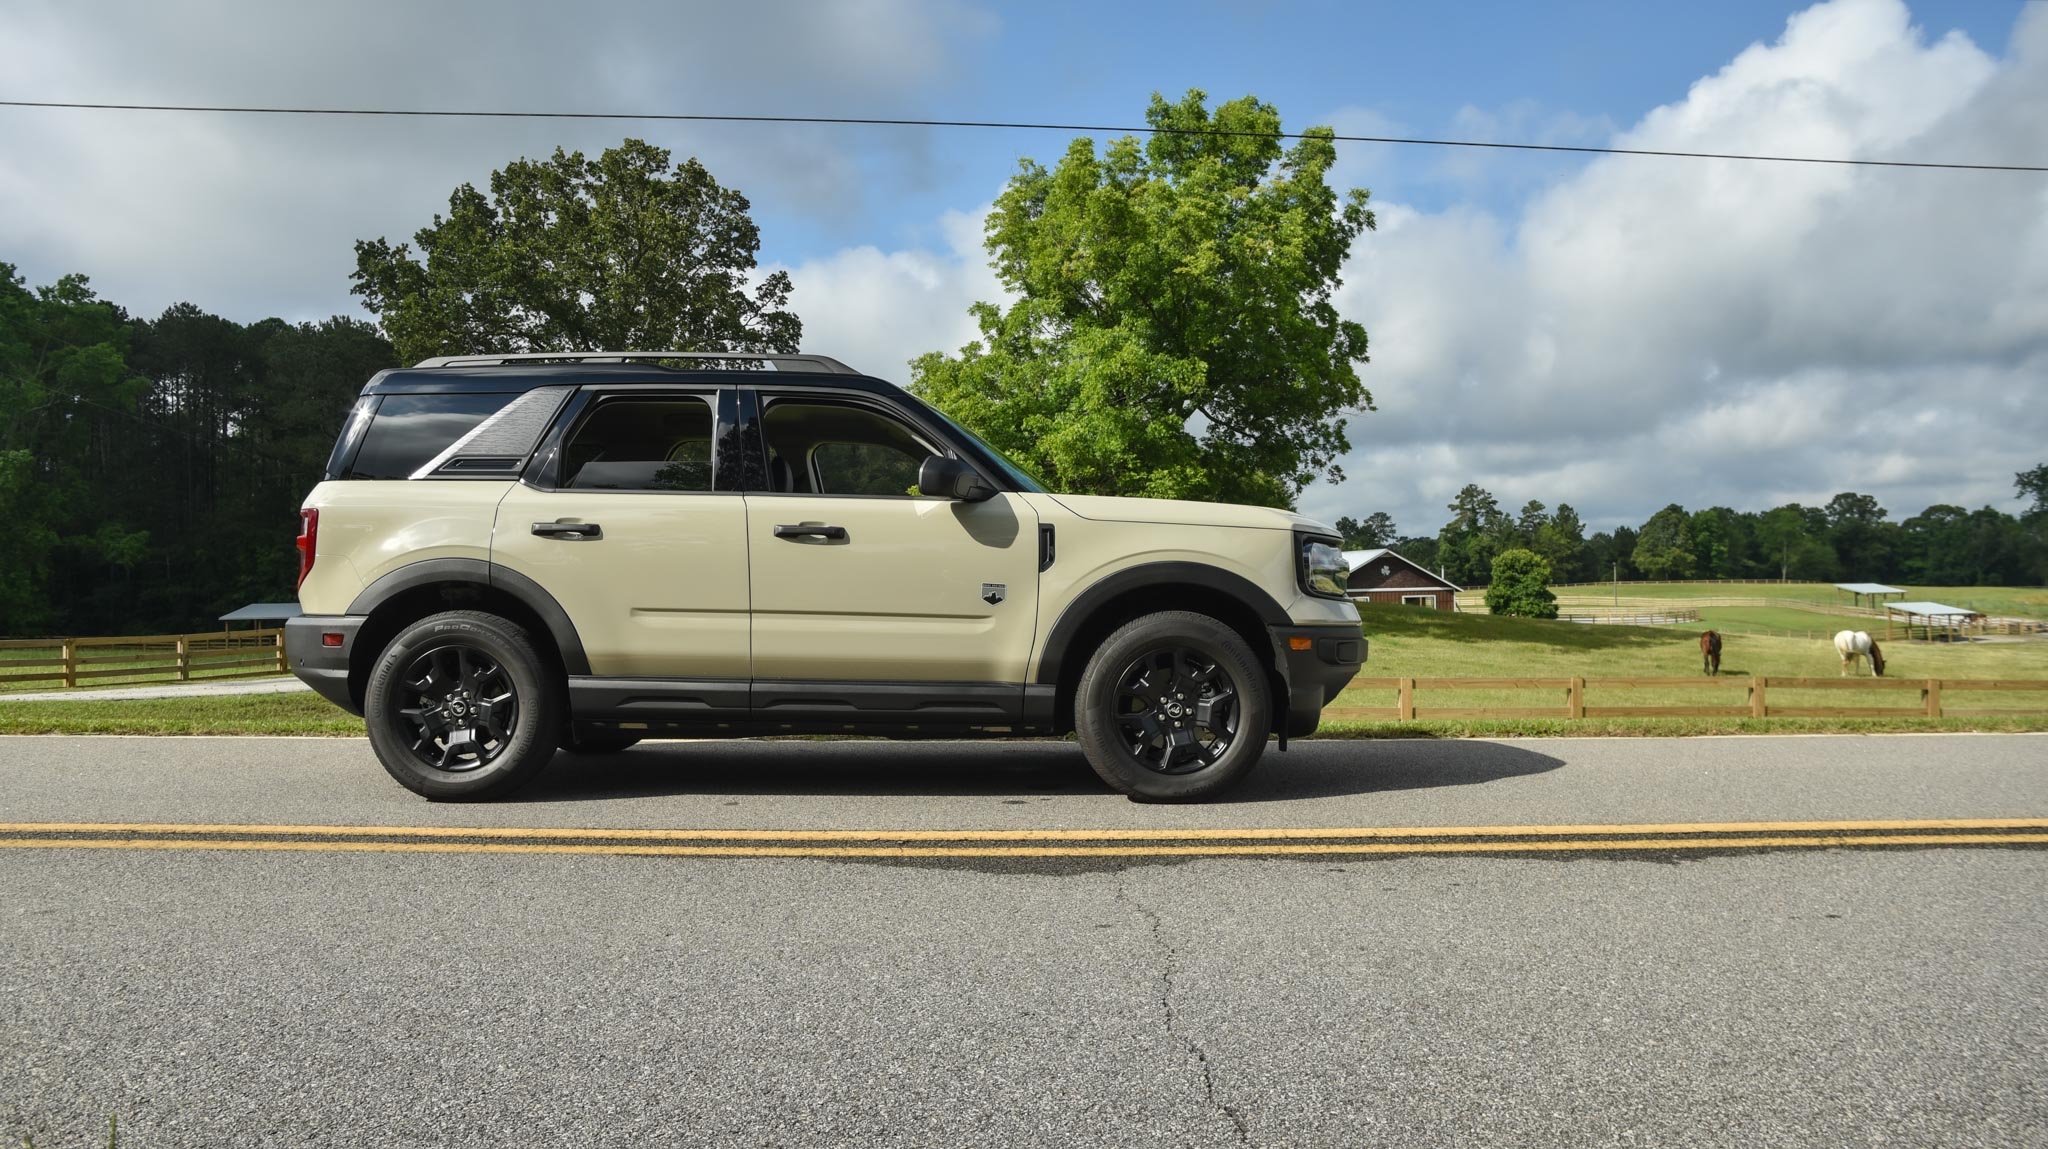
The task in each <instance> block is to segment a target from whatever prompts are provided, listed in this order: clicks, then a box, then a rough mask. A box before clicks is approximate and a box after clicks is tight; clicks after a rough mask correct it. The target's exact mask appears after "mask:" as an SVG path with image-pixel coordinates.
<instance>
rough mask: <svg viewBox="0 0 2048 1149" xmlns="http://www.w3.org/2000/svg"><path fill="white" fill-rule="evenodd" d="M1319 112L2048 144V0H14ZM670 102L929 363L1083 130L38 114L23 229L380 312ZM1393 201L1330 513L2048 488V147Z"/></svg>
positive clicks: (334, 48)
mask: <svg viewBox="0 0 2048 1149" xmlns="http://www.w3.org/2000/svg"><path fill="white" fill-rule="evenodd" d="M1190 87H1199V88H1202V89H1203V90H1205V91H1207V92H1209V93H1210V95H1211V97H1212V98H1213V99H1218V100H1221V99H1228V98H1232V97H1235V96H1239V95H1243V94H1246V93H1252V94H1256V95H1257V96H1259V97H1260V98H1262V99H1265V100H1267V101H1268V102H1270V103H1272V104H1274V105H1276V106H1277V107H1278V108H1279V109H1280V110H1281V112H1282V114H1283V116H1284V118H1285V120H1286V123H1287V124H1288V126H1289V127H1291V128H1299V127H1303V126H1306V125H1308V124H1314V123H1328V124H1332V125H1334V126H1336V127H1337V128H1338V129H1339V131H1342V132H1351V133H1360V134H1371V135H1410V136H1430V137H1458V138H1476V139H1499V140H1509V141H1526V142H1551V143H1571V144H1606V145H1619V146H1634V147H1650V148H1673V149H1681V150H1685V149H1690V150H1704V151H1718V152H1745V151H1761V152H1782V153H1793V154H1798V153H1811V154H1830V155H1848V156H1860V157H1866V158H1901V157H1904V158H1926V159H1941V160H1978V161H1984V160H2007V161H2017V162H2030V163H2044V162H2048V115H2044V114H2043V113H2042V109H2044V108H2048V3H2024V2H2021V0H1912V2H1910V3H1909V0H1819V2H1816V3H1812V4H1788V3H1763V2H1759V0H1694V2H1691V3H1662V2H1658V3H1624V2H1622V0H1606V2H1584V3H1543V4H1528V3H1463V4H1456V5H1437V4H1424V3H1416V2H1413V0H1409V2H1406V3H1382V2H1361V3H1352V4H1334V3H1332V4H1275V3H1267V4H1262V3H1252V2H1246V3H1238V4H1216V3H1199V2H1198V3H1187V2H1183V3H1173V4H1079V3H1064V2H1055V3H1039V4H1032V5H1028V6H1027V5H1003V4H992V3H985V2H982V0H830V2H828V0H761V2H758V3H751V4H688V3H683V4H678V3H671V2H668V0H610V2H603V3H589V4H581V5H561V4H550V3H543V2H541V0H446V2H440V3H434V4H418V3H414V2H412V0H355V2H353V3H350V4H346V5H321V6H304V5H275V4H265V3H257V2H255V0H192V2H191V3H185V4H179V5H175V6H172V5H164V4H160V3H154V2H150V0H105V2H104V3H100V4H95V5H79V4H76V3H73V2H70V0H12V2H10V3H9V4H7V5H5V6H0V94H5V95H6V96H10V97H16V98H31V99H36V98H40V99H68V100H84V101H135V102H168V103H230V104H233V103H261V104H303V105H314V106H351V105H353V106H362V105H372V106H386V107H457V108H542V109H569V110H614V109H655V110H670V111H692V112H736V113H757V114H758V113H768V114H826V115H847V116H886V117H905V118H945V119H1004V120H1010V119H1028V120H1041V121H1071V122H1094V123H1108V124H1136V123H1139V122H1141V120H1142V115H1143V110H1144V107H1145V104H1146V101H1147V98H1148V97H1149V95H1150V94H1151V93H1152V92H1154V91H1160V92H1163V93H1165V94H1167V95H1168V96H1177V95H1178V94H1179V93H1181V92H1183V91H1185V90H1186V89H1188V88H1190ZM627 134H635V135H640V136H643V137H644V138H647V139H649V140H652V141H654V142H656V143H659V144H662V145H663V146H666V147H669V148H671V149H672V150H673V151H674V152H675V153H676V154H677V155H678V156H679V157H680V156H683V155H695V156H698V157H699V158H701V159H702V160H703V161H704V162H705V164H706V165H707V166H708V167H709V168H710V169H711V170H712V172H713V173H714V174H715V175H717V177H718V178H719V179H720V180H721V181H723V182H725V183H727V184H728V185H730V186H735V187H738V188H740V189H741V190H743V191H745V192H746V193H747V194H748V195H749V196H750V197H751V198H752V200H753V202H754V205H755V217H756V219H757V221H758V222H759V223H760V225H761V231H762V241H763V242H762V250H761V258H762V262H763V265H764V268H768V267H774V268H783V269H787V270H788V271H789V272H790V273H791V275H792V277H793V279H794V282H795V284H796V294H795V297H794V304H795V306H796V309H797V310H798V313H799V314H800V315H801V316H802V318H803V320H804V324H805V343H806V345H807V346H808V347H809V348H810V349H812V350H816V351H822V352H826V353H830V354H835V355H839V356H841V357H842V358H845V359H847V360H848V361H850V362H853V363H855V364H858V365H860V366H862V367H864V368H865V369H867V370H869V371H871V372H873V373H875V374H878V375H881V376H883V377H885V378H891V379H895V380H897V381H899V382H900V381H905V379H906V376H907V372H906V371H905V369H904V364H905V362H906V361H907V360H908V359H909V358H911V357H912V356H914V355H916V354H918V353H921V352H924V351H928V350H933V349H953V348H957V347H959V346H960V345H961V344H962V343H964V342H965V341H966V340H968V339H970V338H972V336H973V334H974V331H973V328H972V326H971V324H970V323H969V322H968V320H967V316H966V310H967V307H968V305H969V304H971V303H972V302H974V301H976V300H980V299H993V298H996V297H997V295H998V293H999V290H1000V289H999V287H998V285H997V284H996V283H995V282H994V280H993V277H992V276H991V275H990V273H989V271H988V268H987V263H986V256H985V253H984V252H983V251H982V250H981V247H980V236H981V216H982V212H983V211H984V210H985V209H986V206H987V204H988V202H989V201H990V199H991V198H992V197H993V196H994V195H995V194H996V192H997V191H998V190H999V189H1000V187H1001V186H1002V183H1003V181H1004V180H1005V179H1006V178H1007V176H1008V175H1009V174H1010V173H1011V172H1012V171H1013V170H1014V167H1015V164H1016V162H1017V160H1018V158H1019V157H1020V156H1027V155H1028V156H1032V157H1035V158H1038V159H1040V160H1047V161H1049V160H1052V159H1053V158H1055V157H1057V156H1058V155H1059V154H1060V152H1061V151H1063V150H1064V148H1065V146H1066V144H1067V141H1068V138H1069V137H1068V136H1067V135H1066V134H1064V133H1058V132H1013V131H976V130H962V129H888V128H858V129H849V128H832V127H802V126H735V125H709V124H689V125H683V124H625V123H616V122H562V121H473V120H465V121H429V120H408V121H392V120H325V119H322V120H286V119H258V118H248V117H228V116H214V115H189V116H148V115H139V114H110V113H90V112H47V111H45V112H29V111H20V110H11V109H0V262H8V263H13V264H15V265H16V266H17V267H18V268H19V269H20V271H21V273H22V274H24V275H25V276H26V277H27V278H28V279H29V280H30V282H32V283H48V282H50V281H52V280H54V279H55V278H56V277H58V276H60V275H63V274H66V273H69V272H84V273H86V274H87V275H89V276H91V277H92V280H93V283H94V284H95V286H96V287H97V288H98V289H99V290H100V291H101V292H102V294H103V295H105V296H106V297H108V298H110V299H113V300H116V301H118V302H120V303H122V304H123V305H125V306H127V307H128V308H129V309H130V310H131V311H133V312H136V313H139V314H145V315H147V314H154V313H156V312H158V311H160V310H162V309H163V308H165V307H167V306H169V305H171V304H173V303H176V302H179V301H184V300H189V301H191V302H193V303H196V304H198V305H199V306H201V307H204V308H207V309H210V310H213V311H216V312H219V313H221V314H225V315H228V316H231V317H233V318H236V319H240V320H245V321H248V320H255V319H259V318H262V317H264V316H268V315H279V316H283V317H285V318H288V319H294V320H300V319H318V318H322V317H325V316H327V315H331V314H335V313H355V314H360V312H358V311H357V308H356V304H355V301H354V300H353V298H352V297H351V296H350V295H349V293H348V274H349V272H350V271H351V270H352V268H353V263H354V261H353V255H352V245H353V243H354V241H356V240H358V239H363V238H371V237H377V236H387V237H390V238H392V239H394V240H397V239H403V238H405V237H408V236H410V234H411V233H412V232H413V231H414V230H415V229H417V228H419V227H420V226H422V225H424V224H425V223H426V222H427V221H428V219H429V218H430V217H431V215H432V214H433V213H434V212H435V211H436V210H437V209H439V208H441V207H443V206H445V204H446V202H447V199H448V195H449V192H450V190H451V189H452V188H453V187H454V186H455V185H456V184H458V183H460V182H463V181H473V182H476V183H479V184H481V183H483V182H485V181H486V180H487V179H488V177H489V174H490V172H491V171H492V170H493V169H495V168H497V167H501V166H503V165H504V163H506V162H507V161H508V160H510V159H512V158H514V157H518V156H540V155H545V154H547V153H548V152H549V151H551V150H552V149H553V148H554V147H556V146H558V145H559V146H564V147H568V148H572V149H582V150H585V151H593V152H594V151H596V150H599V149H602V148H604V147H606V146H608V145H610V144H615V143H616V142H618V140H619V139H620V138H621V137H622V136H625V135H627ZM1340 154H1341V156H1342V160H1341V166H1340V169H1339V171H1338V172H1337V175H1338V176H1339V177H1340V178H1341V180H1342V181H1343V182H1345V183H1347V184H1358V185H1363V186H1367V187H1369V188H1371V190H1372V192H1373V198H1374V203H1375V206H1376V207H1377V208H1378V209H1379V215H1380V224H1381V226H1380V229H1379V231H1378V232H1377V233H1375V234H1373V235H1370V236H1367V237H1365V238H1364V239H1362V240H1361V241H1360V243H1359V244H1358V245H1357V247H1356V249H1355V250H1354V252H1353V257H1352V259H1351V261H1350V262H1349V263H1347V265H1346V267H1345V269H1344V277H1345V284H1344V286H1343V288H1342V290H1341V291H1340V292H1339V294H1338V296H1337V304H1338V307H1339V309H1340V310H1341V311H1342V312H1343V313H1344V314H1345V315H1346V316H1347V317H1348V318H1353V319H1356V320H1357V321H1359V322H1361V323H1363V324H1364V325H1365V326H1366V328H1367V329H1368V331H1369V332H1370V333H1371V337H1372V362H1371V363H1370V364H1369V365H1367V366H1366V367H1365V368H1364V369H1363V375H1364V377H1365V379H1366V382H1367V385H1368V386H1369V387H1370V388H1371V389H1372V391H1373V393H1374V395H1375V397H1376V399H1377V401H1378V408H1379V409H1378V411H1376V412H1375V413H1372V414H1369V415H1366V416H1364V417H1362V418H1359V419H1355V420H1353V421H1352V422H1351V425H1350V434H1351V438H1352V440H1353V443H1354V447H1355V450H1354V451H1353V452H1352V454H1351V455H1350V456H1349V457H1348V458H1347V459H1346V460H1345V462H1344V469H1345V473H1346V478H1345V480H1344V481H1343V482H1342V483H1327V482H1326V483H1319V484H1317V485H1315V486H1313V487H1311V488H1310V489H1309V490H1308V491H1306V492H1304V494H1303V496H1302V499H1301V506H1302V508H1303V509H1304V510H1306V511H1309V512H1310V513H1313V514H1318V515H1322V516H1325V517H1327V518H1335V517H1336V516H1338V515H1342V514H1353V515H1362V514H1366V513H1370V512H1372V511H1375V510H1385V511H1388V512H1390V513H1392V514H1393V515H1394V516H1395V518H1396V520H1397V522H1399V523H1400V524H1401V526H1402V527H1403V528H1404V529H1405V530H1407V531H1409V532H1411V533H1419V532H1427V531H1432V530H1434V529H1435V528H1436V526H1438V525H1439V524H1440V523H1441V522H1442V521H1443V519H1444V517H1445V513H1444V510H1443V504H1444V503H1445V502H1447V501H1448V500H1449V498H1450V497H1451V495H1452V494H1454V493H1455V492H1456V491H1457V489H1458V488H1459V487H1460V486H1462V485H1463V484H1465V483H1467V482H1479V483H1481V484H1483V485H1485V486H1487V487H1488V488H1489V489H1491V490H1492V491H1494V493H1495V494H1496V495H1498V496H1499V497H1500V499H1501V501H1502V502H1503V503H1504V504H1506V505H1509V506H1513V507H1519V506H1520V505H1521V504H1522V502H1524V501H1525V500H1528V499H1539V500H1542V501H1544V502H1546V503H1551V504H1555V503H1557V502H1560V501H1565V502H1570V503H1572V504H1573V505H1574V506H1575V507H1576V508H1578V509H1579V511H1580V512H1581V514H1582V515H1583V516H1584V517H1585V518H1586V519H1587V521H1588V522H1589V523H1591V524H1594V525H1595V526H1600V527H1607V526H1612V525H1614V524H1616V523H1621V522H1638V523H1639V522H1641V521H1642V520H1643V519H1644V518H1645V517H1647V516H1648V515H1649V514H1650V513H1651V512H1653V511H1654V510H1656V509H1657V508H1658V507H1660V506H1662V505H1664V504H1665V503H1668V502H1674V501H1675V502H1681V503H1684V504H1686V505H1687V506H1693V507H1698V506H1710V505H1715V504H1724V505H1729V506H1734V507H1741V508H1761V507H1768V506H1772V505H1776V504H1778V503H1782V502H1786V501H1793V500H1796V501H1800V502H1806V503H1818V502H1825V501H1826V500H1827V498H1828V497H1829V496H1831V495H1832V494H1834V493H1835V492H1838V491H1843V490H1858V491H1865V492H1869V493H1872V494H1875V495H1877V496H1878V498H1879V499H1880V501H1881V502H1882V503H1883V504H1884V505H1885V506H1886V507H1888V508H1889V509H1890V510H1891V511H1892V513H1893V514H1894V516H1895V517H1904V516H1906V515H1910V514H1913V513H1916V512H1917V511H1919V510H1920V509H1921V508H1923V507H1925V506H1927V505H1929V504H1931V503H1936V502H1946V503H1960V504H1963V505H1966V506H1972V507H1974V506H1980V505H1984V504H1987V503H1989V504H1992V505H1997V506H2002V507H2008V508H2011V507H2015V506H2016V505H2017V504H2016V503H2015V501H2014V499H2013V497H2012V475H2013V473H2014V472H2016V471H2019V470H2023V469H2026V468H2028V467H2031V466H2033V465H2035V464H2037V463H2040V462H2043V461H2048V448H2044V447H2043V444H2048V403H2043V402H2041V398H2042V396H2043V394H2044V392H2048V177H2042V176H2039V175H2014V174H1978V173H1932V172H1918V171H1910V172H1892V171H1884V170H1879V169H1844V168H1827V169H1821V168H1795V167H1789V166H1785V165H1760V164H1739V163H1731V162H1727V161H1688V160H1677V159H1632V158H1623V157H1615V158H1602V159H1590V158H1579V157H1541V156H1530V155H1525V154H1512V153H1473V152H1469V151H1446V150H1440V149H1428V148H1413V147H1388V146H1379V145H1344V146H1343V150H1342V151H1341V153H1340Z"/></svg>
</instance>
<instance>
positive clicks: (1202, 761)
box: [1074, 610, 1273, 802]
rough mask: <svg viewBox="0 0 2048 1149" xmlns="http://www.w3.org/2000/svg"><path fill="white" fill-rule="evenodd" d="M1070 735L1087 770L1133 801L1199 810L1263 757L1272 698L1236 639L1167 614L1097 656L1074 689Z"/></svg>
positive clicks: (1208, 623) (1221, 629)
mask: <svg viewBox="0 0 2048 1149" xmlns="http://www.w3.org/2000/svg"><path fill="white" fill-rule="evenodd" d="M1226 690H1227V692H1228V693H1227V694H1226V693H1225V691H1226ZM1218 699H1222V700H1223V701H1222V704H1221V705H1218V704H1217V701H1216V700H1218ZM1074 726H1075V733H1076V734H1077V736H1078V737H1079V740H1080V743H1081V750H1082V752H1083V753H1084V754H1086V755H1087V756H1088V764H1089V765H1090V766H1093V767H1094V768H1095V772H1096V773H1097V774H1098V775H1100V776H1101V777H1102V780H1103V781H1104V782H1107V783H1109V785H1110V786H1111V787H1112V788H1114V789H1116V790H1117V791H1119V792H1121V793H1123V794H1125V795H1128V796H1129V797H1130V798H1131V800H1132V801H1135V802H1196V801H1201V800H1202V799H1205V798H1210V797H1213V796H1215V795H1216V794H1219V793H1221V792H1222V791H1224V790H1225V789H1228V788H1229V787H1230V786H1232V785H1235V784H1236V783H1237V782H1238V781H1240V780H1242V779H1243V778H1244V776H1245V775H1246V774H1248V773H1250V772H1251V769H1252V767H1253V766H1254V765H1256V764H1257V763H1258V760H1259V755H1261V754H1263V753H1265V750H1266V736H1267V734H1269V733H1271V731H1272V727H1273V702H1272V691H1271V688H1270V687H1269V685H1268V680H1267V677H1266V672H1265V669H1264V668H1263V667H1262V666H1261V665H1260V663H1259V660H1258V658H1257V656H1256V655H1254V654H1253V653H1252V649H1251V647H1250V646H1248V645H1246V643H1245V641H1244V639H1243V638H1242V637H1240V636H1239V635H1238V633H1237V632H1236V631H1234V630H1232V629H1230V628H1229V627H1227V626H1225V625H1223V624H1222V623H1221V622H1218V621H1217V620H1215V619H1213V618H1210V617H1209V616H1208V615H1205V614H1194V613H1191V612H1188V611H1177V610H1176V611H1161V612H1159V613H1158V614H1148V615H1146V616H1144V617H1143V618H1139V619H1136V620H1134V621H1132V622H1129V623H1126V624H1124V626H1123V627H1121V628H1120V629H1118V630H1117V631H1116V633H1114V634H1112V635H1110V636H1109V637H1108V638H1107V639H1105V640H1104V641H1103V643H1102V645H1101V646H1100V647H1097V648H1096V651H1095V653H1094V655H1092V656H1091V657H1090V658H1089V659H1088V667H1087V669H1086V670H1085V671H1083V672H1082V674H1081V681H1080V684H1079V685H1078V686H1077V687H1076V688H1075V693H1074Z"/></svg>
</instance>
